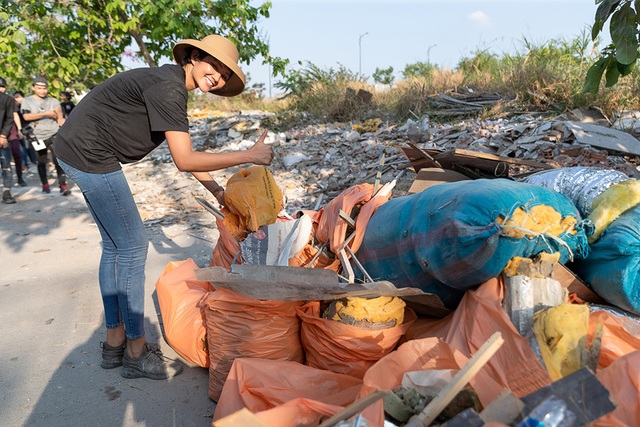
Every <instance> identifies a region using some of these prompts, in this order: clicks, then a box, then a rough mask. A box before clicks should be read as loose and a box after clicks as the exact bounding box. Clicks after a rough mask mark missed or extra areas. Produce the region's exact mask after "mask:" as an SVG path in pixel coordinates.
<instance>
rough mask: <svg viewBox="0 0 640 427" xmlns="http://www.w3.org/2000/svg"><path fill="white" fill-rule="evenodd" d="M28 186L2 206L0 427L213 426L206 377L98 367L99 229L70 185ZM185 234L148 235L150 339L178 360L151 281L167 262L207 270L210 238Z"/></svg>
mask: <svg viewBox="0 0 640 427" xmlns="http://www.w3.org/2000/svg"><path fill="white" fill-rule="evenodd" d="M27 181H28V182H29V183H31V184H33V185H34V186H30V187H25V188H18V187H16V188H15V190H14V196H15V197H16V199H17V201H18V203H17V204H15V205H0V266H1V268H0V270H1V272H2V273H1V275H0V323H1V324H2V328H1V329H0V414H2V416H1V418H2V422H1V424H2V425H5V426H23V425H24V426H87V425H100V426H138V425H146V426H169V425H179V426H210V425H211V421H212V418H211V416H212V414H213V411H214V409H215V404H214V403H213V402H212V401H210V400H209V398H208V397H207V382H208V371H207V370H206V369H204V368H200V367H190V368H187V369H185V371H184V373H182V374H181V375H180V376H178V377H176V378H174V379H173V380H171V381H153V380H148V379H135V380H127V379H124V378H122V377H121V376H120V373H119V370H118V369H114V370H104V369H102V368H101V367H100V360H101V358H100V357H101V356H100V346H99V344H100V341H101V340H103V339H104V317H103V313H102V302H101V299H100V292H99V289H98V284H97V269H98V261H99V256H100V236H99V233H98V230H97V228H96V226H95V224H94V223H93V220H92V219H91V217H90V215H89V214H88V211H87V209H86V206H85V204H84V201H83V199H82V195H81V194H80V191H79V190H78V189H77V187H73V190H74V191H73V193H72V194H71V195H70V196H68V197H62V196H61V195H60V194H58V193H56V192H52V193H51V194H43V193H41V192H40V187H39V186H37V187H36V186H35V184H36V183H37V178H36V175H34V174H29V175H27ZM52 182H53V181H52ZM53 188H54V189H57V188H56V187H53ZM202 215H208V214H206V213H202ZM205 220H206V218H205ZM189 227H190V226H189V224H186V225H185V224H180V223H177V224H172V225H168V226H162V225H161V223H156V224H155V225H152V226H151V227H150V228H149V229H148V231H149V236H150V239H151V245H150V250H149V261H148V264H147V270H146V277H147V278H146V311H145V313H146V316H147V319H146V328H147V336H148V339H149V340H150V341H155V342H160V344H161V347H162V349H163V350H164V352H165V354H166V355H167V356H169V357H176V354H175V352H173V350H172V349H171V348H170V347H169V346H168V345H167V344H166V343H165V342H164V341H163V340H162V338H161V332H160V331H161V319H160V315H159V309H157V300H156V298H155V281H156V280H157V278H158V277H159V275H160V273H161V272H162V269H163V268H164V267H165V266H166V264H167V263H168V262H169V261H173V260H182V259H186V258H189V257H191V258H193V259H194V260H195V261H196V263H198V265H201V266H205V265H206V263H207V262H208V260H209V257H210V254H211V249H212V247H213V245H212V243H211V242H212V241H214V240H215V236H214V235H209V236H207V235H203V234H202V233H201V232H198V233H193V231H190V230H189V229H188V228H189ZM205 231H206V230H205ZM213 232H215V230H213ZM205 234H206V233H205Z"/></svg>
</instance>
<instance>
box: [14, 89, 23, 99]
mask: <svg viewBox="0 0 640 427" xmlns="http://www.w3.org/2000/svg"><path fill="white" fill-rule="evenodd" d="M16 95H20V96H21V97H23V98H24V92H22V91H21V90H17V91H15V92H13V96H16Z"/></svg>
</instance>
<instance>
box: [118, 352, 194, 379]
mask: <svg viewBox="0 0 640 427" xmlns="http://www.w3.org/2000/svg"><path fill="white" fill-rule="evenodd" d="M182 368H183V365H182V363H181V362H180V361H178V360H172V359H169V358H168V357H165V356H164V355H163V354H162V352H161V351H160V349H159V348H154V347H152V346H150V345H149V344H148V343H145V345H144V350H143V352H142V355H141V356H140V357H139V358H137V359H131V358H130V357H129V356H128V355H127V352H126V351H125V353H124V356H123V358H122V371H121V372H120V374H121V375H122V376H123V377H125V378H143V377H146V378H151V379H153V380H164V379H167V378H172V377H175V376H176V375H178V374H179V373H180V372H182Z"/></svg>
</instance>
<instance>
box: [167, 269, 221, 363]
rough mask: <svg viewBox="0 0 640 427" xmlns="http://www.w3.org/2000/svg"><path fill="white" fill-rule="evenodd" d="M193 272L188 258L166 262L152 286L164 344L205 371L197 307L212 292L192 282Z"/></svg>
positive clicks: (201, 314) (203, 284) (203, 329)
mask: <svg viewBox="0 0 640 427" xmlns="http://www.w3.org/2000/svg"><path fill="white" fill-rule="evenodd" d="M197 269H198V266H197V265H196V263H195V262H194V261H193V260H192V259H191V258H189V259H187V260H185V261H175V262H170V263H169V264H167V266H166V267H165V268H164V271H163V272H162V274H160V277H159V278H158V280H157V282H156V292H157V294H158V303H159V305H160V314H161V315H162V323H163V325H164V335H165V339H166V340H167V343H169V345H170V346H171V348H173V349H174V350H175V351H176V353H178V354H179V355H180V356H182V357H183V358H184V359H185V360H186V361H187V362H189V363H192V364H194V365H198V366H202V367H203V368H206V367H208V366H209V352H208V349H207V340H206V336H207V328H206V327H205V320H204V309H203V308H202V306H201V304H200V303H201V301H202V300H203V299H204V298H206V296H207V294H208V293H209V292H211V291H212V290H213V288H212V287H211V285H210V284H209V282H200V281H198V280H196V273H195V271H196V270H197Z"/></svg>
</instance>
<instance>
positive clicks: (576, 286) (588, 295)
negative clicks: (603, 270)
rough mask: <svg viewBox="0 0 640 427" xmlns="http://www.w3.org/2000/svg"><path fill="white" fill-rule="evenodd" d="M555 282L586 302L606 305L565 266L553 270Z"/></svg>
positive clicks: (561, 265) (559, 265)
mask: <svg viewBox="0 0 640 427" xmlns="http://www.w3.org/2000/svg"><path fill="white" fill-rule="evenodd" d="M552 277H553V278H554V279H555V280H557V281H558V282H560V284H561V285H562V286H563V287H565V288H567V290H568V291H569V294H575V295H576V296H577V297H578V298H580V299H581V300H582V301H584V302H589V303H592V304H606V302H605V300H603V299H602V298H601V297H600V296H599V295H598V294H596V293H595V292H593V291H592V290H591V288H589V287H588V286H587V285H586V284H585V283H584V282H583V281H582V280H580V278H578V277H577V276H576V275H575V274H573V272H572V271H571V270H569V269H568V268H567V267H566V266H565V265H563V264H557V265H556V266H555V267H554V269H553V276H552Z"/></svg>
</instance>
